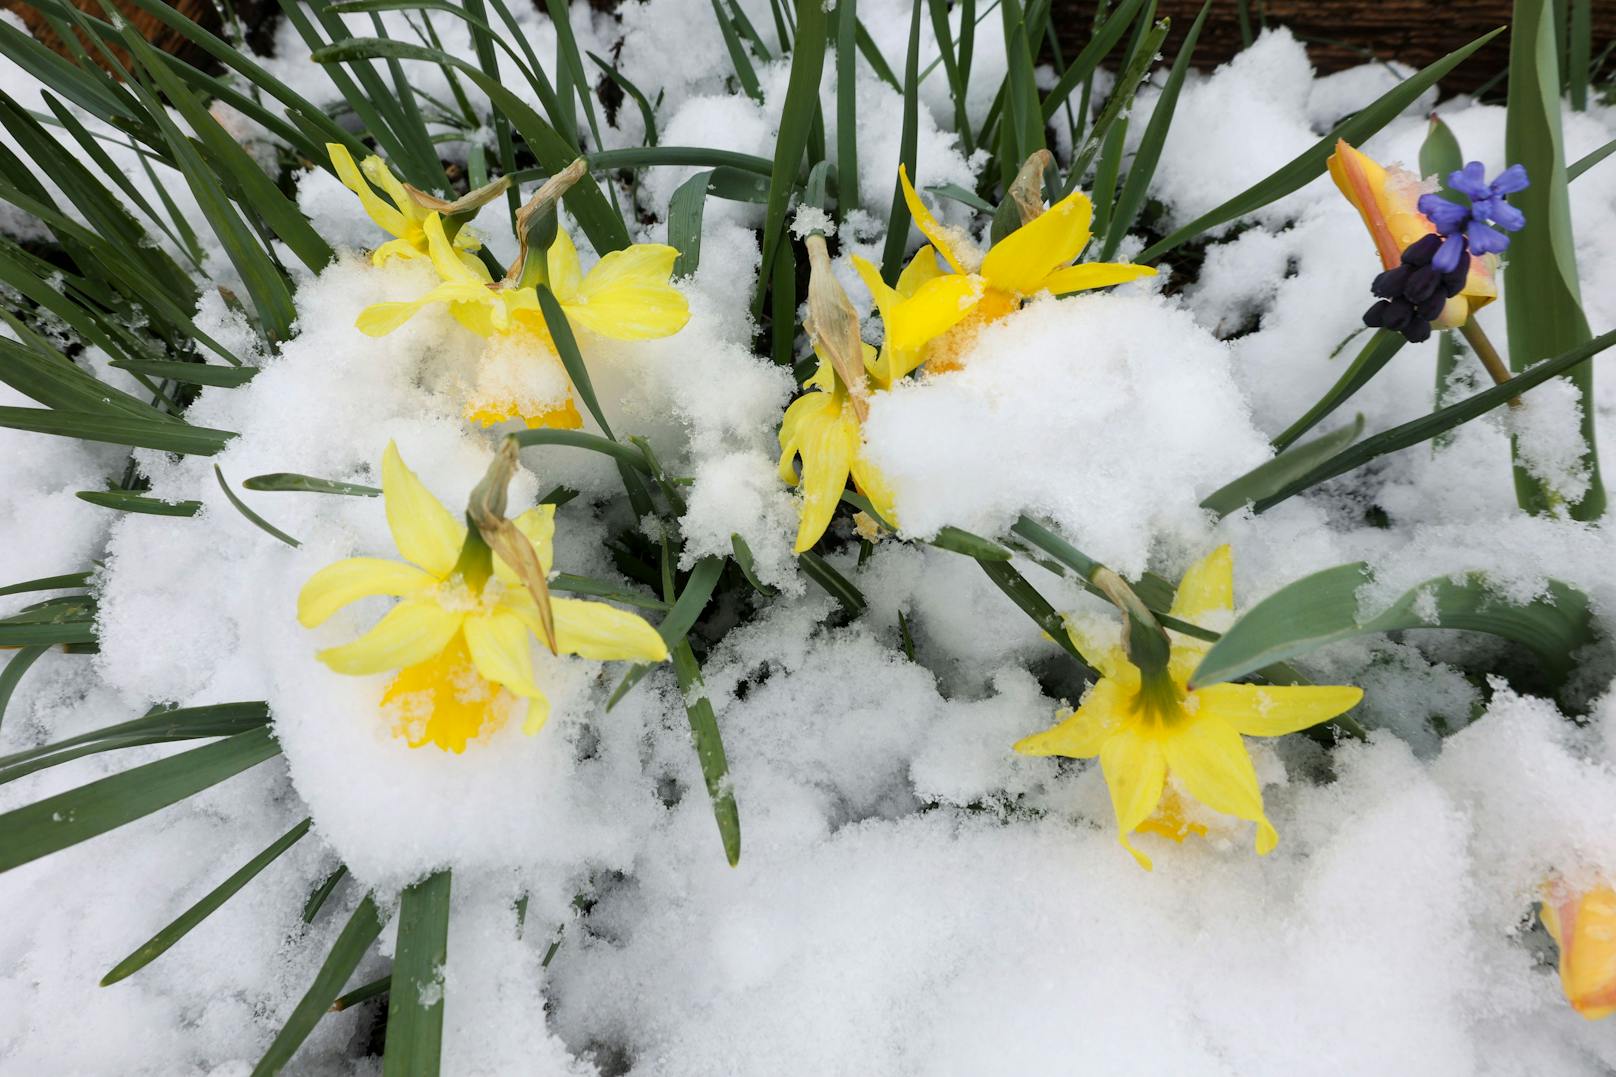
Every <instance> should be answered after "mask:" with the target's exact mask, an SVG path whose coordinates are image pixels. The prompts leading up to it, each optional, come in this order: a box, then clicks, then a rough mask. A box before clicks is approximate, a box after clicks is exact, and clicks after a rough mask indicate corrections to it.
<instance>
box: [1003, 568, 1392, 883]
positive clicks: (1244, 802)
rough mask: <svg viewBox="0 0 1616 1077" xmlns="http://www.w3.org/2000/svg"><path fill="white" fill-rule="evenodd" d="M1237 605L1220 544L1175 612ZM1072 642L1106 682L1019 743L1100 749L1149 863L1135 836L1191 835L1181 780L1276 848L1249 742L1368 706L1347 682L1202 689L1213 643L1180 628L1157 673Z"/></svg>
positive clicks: (1185, 586)
mask: <svg viewBox="0 0 1616 1077" xmlns="http://www.w3.org/2000/svg"><path fill="white" fill-rule="evenodd" d="M1233 608H1234V560H1233V555H1232V554H1231V552H1230V550H1229V547H1227V546H1222V547H1219V548H1218V549H1216V550H1214V551H1212V553H1210V554H1208V555H1207V556H1206V557H1205V558H1203V559H1202V560H1201V561H1200V562H1198V563H1197V564H1195V565H1194V566H1193V567H1192V568H1191V569H1190V570H1189V571H1188V572H1186V573H1185V574H1184V579H1183V580H1182V581H1181V582H1180V583H1179V586H1178V592H1177V594H1176V595H1175V596H1174V598H1173V605H1172V610H1171V613H1172V616H1173V617H1175V618H1179V619H1181V620H1187V621H1192V622H1198V621H1201V620H1203V619H1205V618H1207V617H1208V616H1209V615H1215V614H1219V613H1223V612H1226V611H1232V610H1233ZM1068 631H1069V633H1070V634H1071V637H1072V642H1073V643H1074V644H1076V645H1077V647H1078V650H1079V651H1080V653H1082V655H1083V656H1084V660H1085V661H1087V662H1088V663H1089V664H1090V665H1092V666H1093V667H1094V668H1095V669H1096V670H1098V671H1099V673H1100V680H1099V681H1098V682H1097V683H1095V684H1094V685H1093V686H1092V687H1091V688H1090V689H1089V691H1088V693H1087V695H1085V696H1084V698H1083V700H1082V702H1081V704H1080V705H1079V706H1078V708H1077V710H1075V711H1063V712H1062V713H1061V714H1059V715H1058V716H1057V717H1058V718H1059V723H1058V724H1057V725H1055V726H1054V727H1053V728H1051V729H1048V730H1045V731H1044V732H1042V733H1037V734H1034V735H1033V736H1030V737H1026V738H1024V739H1023V740H1021V741H1019V742H1017V743H1016V745H1015V750H1016V751H1018V752H1020V753H1022V754H1024V755H1060V756H1067V757H1069V758H1072V759H1091V758H1094V757H1095V756H1098V757H1099V759H1100V767H1101V770H1102V771H1103V772H1104V774H1105V780H1106V784H1107V785H1108V786H1109V787H1110V790H1111V804H1112V808H1113V810H1114V811H1115V813H1116V818H1117V831H1118V840H1119V841H1120V842H1121V843H1122V845H1123V847H1124V848H1126V849H1127V850H1128V852H1130V853H1132V854H1133V857H1134V859H1135V860H1137V861H1138V862H1139V865H1140V866H1141V867H1143V868H1145V869H1147V870H1148V869H1149V868H1150V866H1151V863H1150V858H1149V857H1147V856H1146V855H1145V854H1144V853H1142V852H1140V851H1139V850H1138V849H1136V848H1135V847H1134V846H1133V843H1132V842H1131V841H1130V840H1129V839H1130V836H1131V835H1132V834H1133V833H1134V832H1135V831H1138V830H1153V831H1157V832H1160V833H1167V834H1169V835H1170V836H1174V837H1179V838H1181V837H1182V836H1183V833H1184V831H1185V830H1186V829H1196V828H1195V827H1194V826H1193V825H1191V826H1186V825H1185V823H1184V821H1183V819H1182V805H1181V803H1180V801H1179V794H1178V791H1177V789H1175V787H1174V785H1169V782H1168V779H1169V778H1171V779H1172V780H1173V782H1174V784H1175V785H1176V786H1177V787H1178V788H1181V789H1182V792H1183V794H1185V795H1187V796H1189V797H1193V798H1194V799H1195V800H1198V801H1200V802H1201V803H1202V804H1204V805H1205V806H1206V807H1208V808H1211V809H1212V810H1213V811H1217V812H1222V813H1223V814H1225V815H1232V816H1234V817H1235V818H1237V819H1246V820H1249V821H1251V822H1254V823H1256V824H1257V838H1256V846H1257V852H1258V853H1259V854H1260V855H1265V856H1266V855H1267V854H1268V853H1269V852H1271V851H1272V850H1273V848H1274V846H1275V845H1276V844H1277V843H1278V841H1279V834H1278V832H1277V831H1275V829H1274V827H1273V824H1271V823H1270V822H1269V821H1268V817H1267V815H1266V814H1264V812H1263V799H1262V789H1261V787H1260V786H1259V785H1258V782H1257V772H1256V770H1255V769H1254V768H1253V766H1252V763H1251V757H1250V756H1249V755H1248V754H1247V752H1246V746H1245V742H1244V740H1243V739H1242V738H1243V737H1278V736H1283V735H1284V734H1286V733H1294V732H1296V731H1298V730H1302V729H1307V728H1309V727H1310V726H1314V725H1317V724H1319V723H1320V722H1324V721H1328V720H1329V719H1331V718H1334V717H1336V716H1337V715H1339V714H1343V713H1345V712H1346V711H1348V710H1350V709H1351V708H1352V707H1354V706H1356V705H1357V703H1358V701H1359V700H1360V699H1362V698H1363V692H1362V690H1361V689H1358V688H1353V687H1346V686H1329V687H1322V686H1321V687H1315V686H1284V687H1281V686H1266V685H1264V686H1259V685H1253V684H1213V685H1207V686H1206V687H1204V688H1191V687H1190V685H1189V680H1190V676H1191V674H1192V673H1194V671H1195V667H1196V666H1197V665H1199V664H1200V661H1201V659H1202V657H1204V655H1205V654H1206V651H1207V649H1208V647H1210V644H1208V643H1205V642H1202V641H1200V640H1195V639H1190V638H1188V637H1185V636H1181V635H1178V634H1176V633H1175V634H1174V636H1173V637H1172V640H1171V651H1170V656H1169V658H1168V659H1167V663H1166V668H1165V669H1163V670H1160V671H1159V672H1156V673H1145V672H1143V671H1141V669H1140V667H1139V666H1137V665H1135V664H1134V663H1133V662H1132V661H1130V660H1129V658H1128V655H1127V652H1126V651H1125V650H1124V649H1123V647H1122V646H1120V645H1117V644H1112V645H1109V646H1107V645H1104V644H1101V643H1098V642H1096V641H1094V640H1092V639H1089V638H1086V637H1085V636H1084V635H1083V634H1082V633H1081V632H1080V631H1079V630H1077V629H1076V628H1075V627H1074V626H1071V625H1070V624H1069V625H1068Z"/></svg>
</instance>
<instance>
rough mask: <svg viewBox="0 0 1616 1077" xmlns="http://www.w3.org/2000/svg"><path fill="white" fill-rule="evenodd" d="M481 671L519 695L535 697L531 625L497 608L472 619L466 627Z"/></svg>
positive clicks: (536, 689) (472, 616)
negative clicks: (528, 627) (529, 629)
mask: <svg viewBox="0 0 1616 1077" xmlns="http://www.w3.org/2000/svg"><path fill="white" fill-rule="evenodd" d="M462 628H463V630H464V631H465V633H466V646H467V647H468V648H469V649H470V650H471V661H472V664H473V665H475V666H476V667H477V672H478V673H481V674H482V675H483V676H484V677H486V678H487V679H489V680H490V681H493V682H494V683H495V684H502V685H504V686H505V687H506V688H509V689H510V690H511V691H513V692H515V693H516V694H517V695H519V696H534V695H537V694H538V693H539V686H538V685H536V684H534V683H533V652H532V648H531V645H530V643H529V640H530V639H531V638H532V636H531V635H530V634H529V632H528V629H527V625H526V624H525V623H524V622H523V620H522V619H521V618H520V617H518V616H517V615H516V614H515V613H513V612H511V611H509V610H505V609H500V608H498V607H496V608H495V609H493V610H490V611H489V612H487V613H474V614H471V615H470V616H468V617H467V618H466V620H465V624H464V625H463V626H462Z"/></svg>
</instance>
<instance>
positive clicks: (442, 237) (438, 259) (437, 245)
mask: <svg viewBox="0 0 1616 1077" xmlns="http://www.w3.org/2000/svg"><path fill="white" fill-rule="evenodd" d="M421 230H422V231H423V232H425V233H426V250H427V254H429V255H431V257H432V268H434V269H436V270H437V271H438V276H439V277H442V278H443V280H444V281H445V282H451V283H464V284H477V285H487V284H489V283H491V282H492V281H493V279H494V278H493V275H492V274H491V273H489V272H488V267H487V266H485V265H483V264H482V263H481V262H479V261H476V260H473V261H472V262H471V263H469V264H468V263H467V262H466V261H464V260H462V258H461V256H460V255H461V252H460V251H458V250H456V249H455V245H454V244H453V243H452V242H450V240H449V236H448V234H447V233H445V232H444V230H443V217H442V216H441V215H439V214H438V213H436V212H433V213H429V214H427V216H426V220H424V221H422V222H421ZM473 266H475V267H476V268H473ZM479 270H480V271H481V272H479Z"/></svg>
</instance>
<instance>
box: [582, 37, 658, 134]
mask: <svg viewBox="0 0 1616 1077" xmlns="http://www.w3.org/2000/svg"><path fill="white" fill-rule="evenodd" d="M589 58H590V59H591V60H593V61H594V62H595V66H596V67H598V68H600V69H601V71H602V72H603V73H604V74H605V75H606V77H607V78H609V79H611V80H612V82H614V83H615V84H616V85H617V88H618V89H619V90H622V91H623V93H625V94H627V95H628V97H629V99H630V100H631V101H633V102H634V104H635V105H636V106H638V107H639V110H640V120H641V121H642V122H643V123H644V124H645V143H646V145H648V146H655V145H656V143H657V129H656V110H655V109H653V108H652V107H651V102H650V101H649V100H647V99H646V96H645V93H644V92H643V91H642V90H641V89H640V88H639V87H638V86H636V85H634V84H633V83H632V82H630V81H629V80H628V77H627V76H626V75H624V74H623V73H622V72H621V71H619V70H617V68H615V67H613V66H612V65H611V64H609V63H607V62H606V61H605V60H603V59H601V58H600V57H599V56H597V55H596V54H595V53H592V52H591V53H590V54H589Z"/></svg>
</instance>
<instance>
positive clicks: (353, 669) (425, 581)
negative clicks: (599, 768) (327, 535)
mask: <svg viewBox="0 0 1616 1077" xmlns="http://www.w3.org/2000/svg"><path fill="white" fill-rule="evenodd" d="M382 497H383V499H384V502H385V505H386V511H387V525H388V527H389V529H390V530H391V531H392V533H393V541H394V543H395V544H396V545H397V546H398V551H399V553H400V554H402V555H403V557H404V559H405V560H404V561H390V560H384V559H382V558H376V557H353V558H349V559H347V560H344V561H338V562H336V563H335V564H332V565H328V566H326V567H325V568H323V569H321V570H320V571H319V572H317V573H315V574H314V576H313V577H311V578H310V579H309V581H308V583H306V584H304V586H303V590H302V592H301V593H300V594H299V595H298V599H297V617H298V621H299V622H301V623H302V624H303V626H304V627H305V628H313V627H316V626H317V625H320V624H322V623H324V622H325V621H326V620H327V619H328V618H330V617H331V615H332V614H334V613H336V612H337V611H338V610H340V609H342V608H343V607H345V606H347V605H349V604H350V603H353V602H356V601H358V600H359V599H362V598H368V597H371V596H373V595H393V596H397V597H398V598H399V600H400V601H399V602H398V604H397V605H395V606H394V607H393V608H392V609H391V610H389V611H388V612H387V614H386V615H385V616H383V617H382V619H381V620H380V621H379V622H378V623H377V624H376V626H375V627H374V628H372V629H371V630H370V631H369V632H367V633H365V634H364V635H363V636H361V637H359V638H358V639H357V640H354V641H353V642H352V643H346V644H343V645H341V646H338V647H330V648H327V649H325V650H323V651H320V652H319V654H318V655H317V657H318V658H319V659H320V661H322V662H324V663H325V664H326V665H327V666H329V667H330V668H331V669H333V670H335V671H336V672H338V673H345V674H350V675H353V676H367V675H370V674H375V673H382V672H386V671H388V670H398V671H399V672H398V674H397V675H396V676H395V677H394V678H393V680H392V682H391V683H390V684H389V685H388V687H387V689H386V692H385V693H384V695H383V696H382V703H383V706H384V707H386V708H387V709H389V710H391V711H392V712H394V713H395V715H396V717H397V720H398V723H399V732H400V734H401V735H403V736H404V737H405V739H406V740H407V741H408V742H409V744H410V746H411V747H420V746H421V745H424V744H426V743H428V742H430V743H433V744H436V745H438V746H439V747H440V748H444V749H447V750H448V751H451V752H460V751H463V750H464V749H465V747H466V742H467V741H469V740H471V739H472V738H474V737H476V736H478V735H479V734H481V733H485V732H491V731H492V730H493V729H495V728H497V727H498V726H499V725H500V724H501V723H502V722H503V721H505V720H506V718H507V717H509V716H510V715H511V714H512V713H513V712H514V710H515V709H516V707H517V705H518V701H519V700H525V701H526V708H525V714H526V716H525V720H524V722H523V731H524V732H527V733H536V732H538V731H539V729H541V728H542V727H543V726H544V723H545V721H546V720H547V719H548V717H549V712H550V705H549V701H548V700H547V699H546V698H545V695H544V692H543V691H542V690H541V689H540V688H539V686H538V684H536V683H535V682H534V680H533V662H532V654H531V650H530V642H529V636H530V635H533V636H538V637H540V638H542V637H543V634H544V630H543V625H542V621H541V618H540V613H539V608H538V604H537V602H536V601H535V600H534V598H533V597H532V595H531V593H530V592H529V591H528V590H526V589H525V588H524V587H523V585H522V583H521V581H520V579H519V578H518V576H517V574H516V573H515V572H514V571H513V570H512V569H511V568H510V566H508V565H507V564H506V563H505V562H504V561H503V560H502V559H500V558H499V556H498V555H496V554H492V553H491V552H490V551H488V548H487V547H486V545H483V544H482V543H481V540H480V539H478V540H477V541H475V542H470V541H468V534H467V528H466V525H465V524H464V523H463V522H461V521H460V520H457V519H456V518H455V517H454V515H453V514H451V513H450V512H449V510H448V509H446V508H445V507H444V506H443V504H442V503H441V502H439V501H438V500H437V498H435V497H433V496H432V494H431V493H430V492H429V491H428V490H427V489H426V487H425V486H423V485H422V484H421V481H420V480H419V479H418V478H416V476H415V474H414V472H412V471H410V469H409V468H408V467H407V466H405V464H404V461H403V459H402V458H401V457H400V456H399V453H398V449H397V447H396V446H394V445H392V444H391V443H389V445H388V446H387V452H386V455H385V456H383V458H382ZM554 515H555V508H554V506H552V505H540V506H539V507H537V508H534V509H529V510H528V511H527V512H525V513H523V514H522V515H521V516H519V517H517V518H516V519H515V520H513V521H512V523H514V524H515V525H516V527H517V528H518V529H519V530H520V531H521V532H522V534H523V535H525V536H527V538H528V540H529V541H530V542H531V543H532V544H533V548H534V551H535V552H536V553H537V554H538V559H539V562H540V564H541V565H542V566H543V569H544V571H545V572H548V571H549V570H550V565H551V556H552V553H551V537H552V535H553V534H554V531H555V520H554ZM477 550H481V551H482V553H483V557H482V559H479V558H478V557H476V556H473V554H475V552H476V551H477ZM468 551H471V552H469V553H468ZM550 606H551V609H552V612H553V616H554V624H555V638H556V649H557V651H558V652H559V653H562V654H575V655H581V656H583V657H585V658H592V659H596V660H599V661H611V660H624V661H635V662H661V661H663V660H665V659H666V658H667V657H668V650H667V647H666V645H665V644H664V643H663V641H662V637H661V636H660V635H658V634H657V631H656V629H655V628H653V627H651V625H649V624H648V623H646V621H645V620H644V619H642V618H640V617H638V616H636V615H634V614H632V613H627V612H625V611H623V610H619V609H617V608H616V607H613V606H608V605H606V604H605V603H603V602H587V601H582V600H577V599H566V598H554V599H551V600H550Z"/></svg>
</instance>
